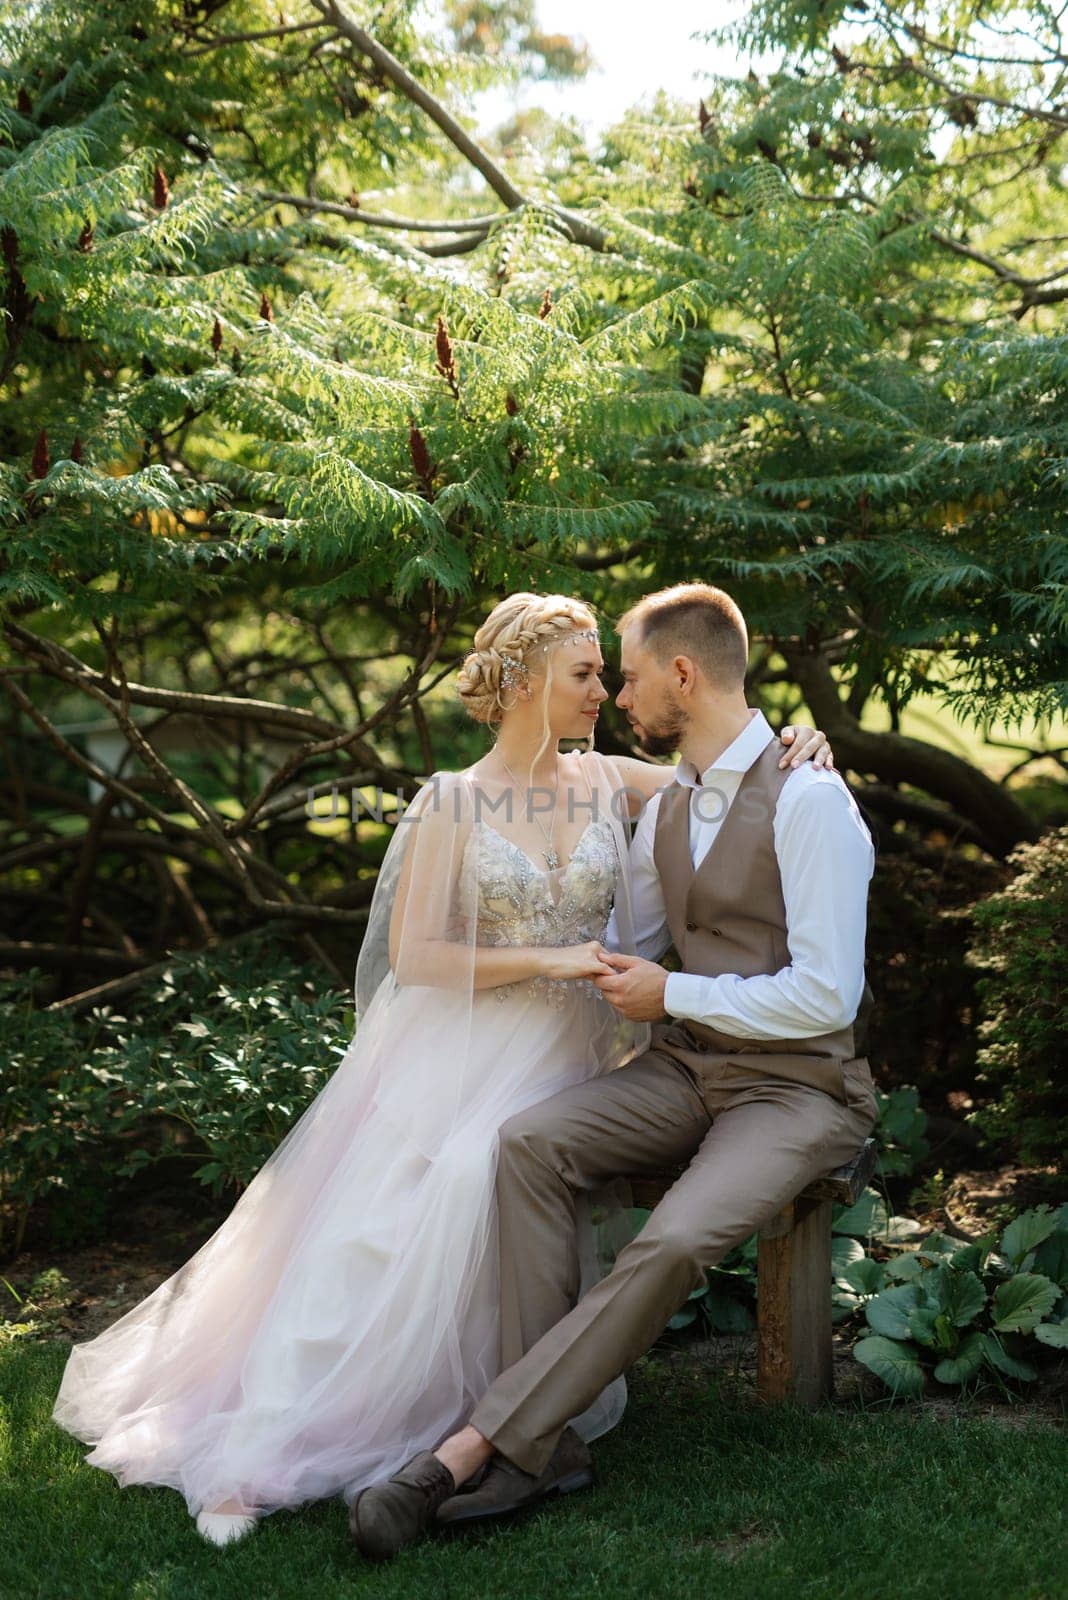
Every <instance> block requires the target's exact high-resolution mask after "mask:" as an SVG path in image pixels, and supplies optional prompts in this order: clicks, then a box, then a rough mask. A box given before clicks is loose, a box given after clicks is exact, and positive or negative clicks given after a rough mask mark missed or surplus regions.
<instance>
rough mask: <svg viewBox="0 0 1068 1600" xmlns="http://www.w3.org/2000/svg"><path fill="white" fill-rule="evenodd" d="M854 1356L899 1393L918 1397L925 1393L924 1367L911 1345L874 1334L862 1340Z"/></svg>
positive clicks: (855, 1346) (856, 1346) (889, 1387)
mask: <svg viewBox="0 0 1068 1600" xmlns="http://www.w3.org/2000/svg"><path fill="white" fill-rule="evenodd" d="M853 1354H854V1356H855V1357H856V1359H857V1360H858V1361H859V1362H861V1363H862V1364H863V1365H864V1366H866V1367H868V1368H869V1369H870V1371H872V1372H874V1373H875V1376H876V1377H877V1378H881V1379H882V1381H883V1382H884V1383H885V1384H886V1386H887V1388H888V1389H892V1390H893V1392H894V1393H895V1394H904V1395H910V1396H918V1395H921V1394H922V1393H923V1368H922V1367H921V1366H920V1363H919V1361H918V1360H917V1357H916V1353H915V1351H914V1349H913V1347H912V1346H911V1345H906V1344H899V1343H898V1342H897V1341H896V1340H895V1339H883V1338H880V1337H879V1336H878V1335H874V1336H872V1337H869V1338H867V1339H861V1340H859V1341H858V1342H857V1343H856V1344H855V1345H854V1346H853Z"/></svg>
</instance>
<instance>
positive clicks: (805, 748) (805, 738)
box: [779, 723, 834, 772]
mask: <svg viewBox="0 0 1068 1600" xmlns="http://www.w3.org/2000/svg"><path fill="white" fill-rule="evenodd" d="M779 738H780V739H781V741H782V743H783V744H785V745H788V746H789V749H788V750H787V752H786V754H785V755H784V756H783V758H782V760H781V761H780V762H779V766H780V767H800V766H801V765H802V764H803V763H804V762H806V761H811V762H812V765H813V766H814V767H815V768H817V770H818V769H819V768H821V767H826V768H827V770H828V771H829V772H833V771H834V751H833V750H832V749H831V744H830V740H829V739H828V738H827V735H826V734H825V733H823V732H821V730H820V729H819V728H809V727H807V726H806V725H805V724H804V723H799V724H798V725H797V726H796V727H795V726H793V724H791V723H787V724H786V726H785V727H784V728H783V730H782V732H781V733H780V734H779Z"/></svg>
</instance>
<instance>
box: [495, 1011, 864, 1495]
mask: <svg viewBox="0 0 1068 1600" xmlns="http://www.w3.org/2000/svg"><path fill="white" fill-rule="evenodd" d="M797 1060H798V1058H797V1057H796V1056H792V1057H789V1058H783V1062H782V1065H783V1068H784V1071H786V1070H789V1071H790V1074H791V1075H790V1076H780V1077H777V1076H776V1074H775V1065H776V1058H775V1056H774V1055H771V1054H761V1055H752V1054H748V1053H743V1054H739V1055H734V1056H724V1055H719V1054H716V1053H713V1052H711V1051H709V1050H708V1049H707V1048H704V1049H702V1048H701V1047H700V1046H699V1045H698V1044H697V1042H696V1041H695V1040H694V1038H693V1036H692V1035H690V1034H689V1033H688V1031H687V1030H686V1028H685V1027H684V1025H682V1024H679V1023H668V1024H659V1025H657V1027H655V1028H654V1030H653V1040H652V1048H651V1049H650V1050H649V1051H648V1052H647V1053H646V1054H644V1055H642V1056H639V1057H638V1058H637V1059H636V1060H634V1061H632V1062H630V1063H629V1064H628V1065H627V1066H625V1067H621V1068H620V1069H619V1070H618V1071H617V1072H612V1073H608V1074H606V1075H605V1076H604V1077H603V1078H594V1079H591V1080H589V1081H588V1082H586V1083H583V1084H578V1085H576V1086H575V1087H574V1088H571V1089H565V1090H564V1091H563V1093H561V1094H558V1095H554V1096H553V1097H552V1098H551V1099H549V1100H545V1101H543V1102H542V1103H541V1104H540V1105H536V1106H533V1107H531V1108H530V1109H529V1110H527V1111H524V1112H521V1113H520V1114H519V1115H518V1116H516V1117H513V1118H512V1119H511V1120H510V1121H509V1122H507V1123H505V1125H504V1127H503V1128H502V1129H501V1140H500V1156H499V1166H498V1174H497V1202H498V1208H499V1217H500V1251H501V1358H502V1372H501V1375H500V1377H499V1378H498V1379H497V1381H496V1382H495V1383H494V1384H493V1385H492V1386H491V1388H490V1389H489V1390H488V1391H487V1393H486V1394H485V1395H484V1397H483V1398H482V1400H481V1401H480V1402H479V1404H478V1405H477V1406H476V1408H475V1410H474V1412H473V1414H472V1416H471V1419H470V1420H471V1423H472V1424H473V1426H474V1427H476V1428H477V1429H478V1430H479V1432H480V1433H482V1434H483V1435H484V1436H485V1437H486V1438H487V1439H489V1440H491V1441H492V1443H493V1444H494V1445H495V1446H496V1448H497V1449H498V1450H499V1451H500V1452H501V1453H502V1454H503V1455H505V1456H507V1457H508V1458H509V1459H510V1460H512V1461H514V1462H515V1463H516V1465H517V1466H519V1467H521V1468H523V1469H524V1470H525V1471H527V1472H532V1473H539V1472H541V1471H542V1469H543V1468H544V1466H545V1465H546V1463H547V1461H548V1459H549V1457H550V1455H551V1454H552V1451H553V1449H554V1447H555V1445H556V1442H557V1440H558V1438H559V1436H560V1433H561V1431H562V1430H563V1428H564V1427H565V1426H566V1424H567V1422H568V1420H569V1418H571V1417H574V1416H578V1414H579V1413H580V1412H582V1411H584V1410H585V1409H586V1407H587V1406H588V1405H589V1404H590V1403H591V1402H592V1401H593V1399H594V1398H595V1397H596V1396H597V1395H598V1394H599V1393H600V1391H601V1389H603V1388H604V1386H605V1384H607V1383H609V1382H611V1380H612V1379H613V1378H615V1377H617V1376H618V1375H619V1374H620V1373H621V1372H624V1371H625V1370H626V1368H627V1367H629V1366H630V1365H631V1364H632V1363H633V1362H634V1361H635V1360H637V1358H638V1357H639V1356H640V1355H641V1354H642V1353H643V1352H644V1351H645V1350H647V1349H648V1348H649V1346H650V1345H651V1344H652V1343H653V1341H654V1340H655V1339H656V1338H657V1337H658V1335H659V1334H660V1333H661V1332H662V1331H663V1329H664V1327H665V1325H666V1324H667V1322H668V1319H669V1318H670V1317H672V1316H673V1315H674V1314H675V1312H676V1311H677V1310H678V1309H679V1307H680V1306H681V1305H682V1304H683V1303H684V1301H685V1300H686V1298H687V1296H688V1295H689V1294H690V1293H691V1291H692V1290H693V1289H695V1288H696V1287H697V1286H698V1285H699V1284H700V1283H701V1282H702V1280H703V1278H704V1273H705V1270H706V1268H708V1267H711V1266H714V1265H715V1264H716V1262H717V1261H719V1260H721V1259H722V1257H723V1256H724V1255H726V1253H727V1251H728V1250H730V1249H731V1248H732V1246H733V1245H736V1244H739V1243H740V1242H741V1241H742V1240H743V1239H745V1238H747V1237H748V1236H749V1235H750V1234H751V1233H752V1232H754V1230H755V1229H757V1228H759V1227H761V1226H763V1225H764V1224H766V1223H767V1222H769V1221H770V1220H771V1218H772V1217H773V1216H774V1215H775V1213H776V1212H777V1211H778V1210H779V1209H780V1208H781V1207H782V1206H784V1205H786V1204H787V1202H788V1201H789V1200H791V1199H792V1198H793V1197H794V1196H795V1195H796V1194H797V1193H798V1192H799V1191H800V1190H801V1189H803V1188H804V1187H805V1185H806V1184H807V1183H810V1182H811V1181H812V1180H813V1179H814V1178H816V1177H820V1176H822V1175H823V1174H824V1173H826V1172H829V1171H830V1170H831V1169H833V1168H834V1167H837V1166H840V1165H842V1164H843V1163H844V1162H846V1161H849V1160H850V1159H851V1158H852V1157H853V1156H854V1155H855V1154H856V1152H857V1150H858V1149H859V1148H860V1146H861V1144H862V1143H863V1141H864V1139H865V1137H866V1136H867V1134H868V1133H869V1132H870V1130H871V1127H872V1125H873V1123H874V1121H875V1118H876V1115H877V1104H876V1100H875V1095H874V1091H873V1089H872V1083H871V1074H870V1072H869V1071H868V1065H867V1062H866V1061H863V1060H855V1061H847V1062H845V1063H843V1064H841V1066H839V1065H838V1064H836V1063H829V1062H827V1061H826V1060H821V1061H818V1062H817V1061H815V1060H814V1061H813V1064H812V1065H813V1072H812V1075H813V1076H814V1077H817V1078H818V1079H819V1081H820V1082H822V1083H823V1084H824V1085H825V1087H823V1088H816V1087H814V1085H812V1084H810V1083H805V1082H801V1081H799V1080H798V1078H797V1077H796V1076H795V1075H794V1074H795V1072H796V1067H795V1064H796V1063H797ZM787 1061H789V1063H790V1066H789V1068H787V1067H786V1062H787ZM828 1068H831V1069H832V1070H831V1071H830V1073H828ZM802 1070H804V1069H803V1068H802ZM832 1089H833V1090H834V1091H836V1092H831V1090H832ZM683 1161H688V1162H689V1166H688V1167H687V1168H686V1171H685V1172H684V1173H683V1174H682V1176H681V1177H680V1178H679V1180H678V1181H677V1182H676V1183H675V1184H674V1185H673V1187H672V1188H671V1189H670V1190H669V1191H668V1193H667V1194H666V1195H665V1196H664V1198H663V1199H662V1200H661V1202H660V1204H659V1205H658V1206H657V1207H656V1209H655V1211H653V1213H652V1215H651V1216H650V1218H649V1220H648V1222H647V1223H646V1225H645V1227H644V1228H643V1229H642V1231H641V1233H640V1234H639V1235H638V1237H637V1238H636V1239H634V1240H633V1241H632V1242H631V1243H630V1244H629V1245H627V1246H626V1248H625V1249H623V1250H622V1251H620V1253H619V1255H618V1257H617V1258H616V1263H615V1266H614V1268H613V1270H612V1271H611V1272H610V1273H609V1275H608V1276H607V1277H606V1278H604V1279H602V1280H601V1282H600V1283H598V1284H596V1285H595V1286H594V1287H593V1288H592V1289H590V1290H589V1292H588V1293H587V1294H586V1295H584V1296H583V1298H582V1299H581V1300H578V1303H577V1304H576V1300H577V1298H578V1285H579V1263H578V1252H577V1247H576V1234H575V1197H576V1194H577V1193H578V1191H580V1190H584V1189H593V1188H596V1187H597V1186H598V1185H599V1184H602V1183H604V1181H605V1180H606V1179H609V1178H612V1177H615V1176H618V1175H619V1174H622V1173H627V1174H630V1173H633V1174H639V1173H642V1172H655V1171H658V1170H662V1169H663V1168H664V1167H670V1166H673V1165H678V1164H679V1163H680V1162H683ZM827 1292H828V1294H829V1293H830V1285H829V1284H828V1289H827Z"/></svg>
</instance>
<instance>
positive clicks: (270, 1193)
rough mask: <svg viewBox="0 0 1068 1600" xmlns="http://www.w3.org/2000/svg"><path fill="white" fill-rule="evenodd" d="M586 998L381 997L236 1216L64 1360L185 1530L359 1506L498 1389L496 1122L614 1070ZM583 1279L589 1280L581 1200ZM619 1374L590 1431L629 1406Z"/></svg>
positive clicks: (95, 1411)
mask: <svg viewBox="0 0 1068 1600" xmlns="http://www.w3.org/2000/svg"><path fill="white" fill-rule="evenodd" d="M618 1039H619V1031H618V1026H617V1018H616V1014H615V1013H614V1012H613V1011H612V1009H611V1007H610V1006H608V1005H607V1004H606V1002H604V1001H603V1000H602V999H601V997H600V996H599V995H597V993H596V991H595V990H593V989H592V987H591V986H589V985H585V984H560V983H557V984H553V985H551V986H549V988H548V992H547V993H539V992H537V991H536V990H535V991H534V992H532V991H531V990H530V988H529V987H528V986H526V985H513V986H511V987H510V988H509V989H507V990H503V991H499V992H495V991H492V990H488V991H481V992H477V993H476V994H475V995H474V997H473V1006H472V1000H471V997H470V996H462V997H461V996H452V995H450V994H449V993H447V992H445V991H442V990H439V989H426V988H416V987H411V988H407V989H399V988H397V987H396V986H395V985H394V984H393V982H392V979H390V980H389V981H388V982H387V983H385V984H383V986H382V989H381V990H380V991H379V993H378V994H377V995H376V997H375V1000H374V1001H373V1003H372V1005H371V1006H370V1008H369V1009H368V1011H367V1013H366V1015H365V1017H364V1019H363V1021H362V1023H361V1025H360V1028H359V1030H358V1032H357V1034H356V1036H355V1037H354V1038H353V1040H352V1043H351V1044H350V1045H349V1048H348V1050H347V1051H346V1053H345V1055H344V1057H343V1058H342V1060H341V1063H340V1065H339V1067H338V1069H337V1071H336V1072H335V1074H334V1075H333V1077H332V1078H331V1080H330V1082H329V1083H328V1084H327V1086H326V1088H325V1089H324V1090H323V1091H322V1093H321V1094H320V1095H319V1096H318V1097H317V1099H316V1100H315V1101H314V1103H313V1104H312V1105H311V1106H310V1107H309V1109H308V1110H307V1112H305V1114H304V1116H303V1117H302V1118H301V1119H300V1120H299V1122H298V1123H297V1124H296V1125H295V1126H294V1127H293V1128H292V1129H291V1131H290V1132H289V1134H288V1135H287V1136H286V1138H285V1139H284V1140H283V1141H282V1143H281V1145H279V1147H278V1149H277V1150H276V1151H275V1152H274V1154H273V1155H272V1156H271V1157H270V1159H269V1160H268V1161H267V1163H266V1164H265V1165H264V1167H263V1168H262V1169H261V1171H260V1172H259V1173H258V1174H257V1176H256V1178H255V1179H254V1181H253V1182H252V1183H251V1184H250V1185H249V1187H248V1189H246V1191H245V1192H244V1194H243V1195H242V1196H241V1198H240V1200H239V1201H238V1202H237V1204H236V1205H235V1207H234V1209H233V1211H232V1212H231V1213H230V1215H229V1217H228V1218H227V1219H226V1221H225V1222H224V1223H223V1224H222V1226H221V1227H220V1228H219V1229H218V1230H217V1231H216V1232H215V1233H214V1234H213V1235H212V1237H211V1238H210V1239H209V1240H208V1241H207V1243H206V1244H204V1245H203V1247H202V1248H201V1249H200V1250H199V1251H198V1252H197V1253H196V1254H195V1255H194V1256H193V1257H191V1259H190V1260H189V1261H188V1262H186V1264H185V1265H184V1266H183V1267H181V1268H180V1269H179V1270H178V1271H177V1272H176V1273H174V1275H173V1276H172V1277H170V1278H169V1279H167V1281H166V1282H165V1283H163V1284H161V1285H160V1287H159V1288H158V1289H156V1290H155V1291H154V1293H152V1294H151V1295H149V1296H148V1297H147V1298H146V1299H145V1300H143V1301H142V1302H141V1303H140V1304H139V1305H137V1306H135V1307H134V1308H133V1310H131V1311H130V1312H128V1313H127V1314H126V1315H125V1316H123V1317H122V1318H120V1320H119V1321H118V1322H116V1323H115V1324H114V1325H113V1326H112V1327H111V1328H108V1329H107V1330H106V1331H105V1332H104V1333H102V1334H100V1335H99V1336H98V1337H97V1338H95V1339H92V1340H89V1341H88V1342H86V1343H85V1344H82V1345H78V1346H76V1347H75V1348H74V1350H73V1351H72V1353H71V1356H70V1359H69V1361H68V1363H67V1366H66V1369H65V1372H64V1375H63V1380H62V1384H61V1387H60V1390H59V1395H58V1398H57V1400H56V1404H55V1409H54V1413H53V1415H54V1419H55V1421H56V1422H57V1423H59V1425H60V1426H61V1427H63V1428H65V1429H67V1430H68V1431H69V1432H70V1433H72V1434H74V1435H75V1436H76V1437H78V1438H79V1439H82V1440H84V1441H85V1442H86V1443H89V1444H92V1445H93V1446H94V1448H93V1450H92V1451H91V1453H90V1454H89V1455H88V1456H87V1457H86V1460H87V1461H88V1462H90V1463H91V1464H92V1465H94V1466H98V1467H102V1468H105V1469H106V1470H107V1471H109V1472H111V1473H113V1474H114V1475H115V1477H116V1478H117V1479H118V1480H119V1481H120V1483H123V1484H129V1483H141V1484H166V1485H169V1486H171V1487H173V1488H175V1489H178V1490H179V1491H180V1492H181V1493H182V1494H183V1495H184V1496H185V1499H186V1503H187V1505H188V1507H189V1510H190V1512H191V1513H193V1514H194V1515H195V1514H196V1513H197V1512H198V1511H200V1510H202V1509H208V1510H210V1509H212V1508H213V1507H215V1506H218V1505H219V1504H220V1503H222V1502H223V1501H226V1500H231V1499H233V1500H237V1501H238V1502H239V1503H240V1504H241V1505H243V1506H245V1507H247V1508H249V1509H252V1508H258V1509H259V1510H261V1511H263V1512H268V1511H273V1510H277V1509H279V1508H281V1507H285V1506H290V1507H291V1506H295V1505H299V1504H300V1503H302V1502H304V1501H306V1500H313V1499H320V1498H324V1497H326V1496H331V1495H335V1494H339V1493H340V1494H343V1495H345V1497H346V1498H348V1499H351V1497H352V1496H353V1495H355V1494H356V1493H357V1492H358V1491H359V1490H360V1489H361V1488H363V1487H365V1486H366V1485H367V1484H369V1483H373V1482H376V1481H378V1480H380V1479H382V1478H385V1477H388V1476H389V1475H390V1474H391V1473H393V1472H395V1471H396V1470H397V1469H398V1468H399V1467H400V1466H401V1465H403V1463H404V1462H405V1461H407V1460H408V1459H409V1457H410V1456H412V1455H413V1454H414V1453H415V1452H416V1451H418V1450H421V1449H428V1448H432V1447H433V1446H435V1445H436V1444H438V1443H439V1442H440V1441H441V1440H442V1439H443V1438H444V1437H446V1436H447V1435H448V1434H449V1433H451V1432H453V1431H455V1429H456V1428H457V1427H458V1426H460V1425H462V1424H463V1422H464V1421H465V1420H466V1418H467V1416H468V1415H469V1413H470V1411H471V1409H472V1407H473V1406H474V1404H475V1402H476V1401H477V1400H478V1399H479V1398H480V1397H481V1395H482V1394H483V1393H484V1391H485V1390H486V1388H487V1387H488V1386H489V1384H490V1383H491V1382H492V1380H493V1379H494V1377H495V1376H496V1375H497V1370H498V1364H499V1357H498V1306H497V1271H498V1268H497V1232H496V1220H495V1204H494V1178H495V1169H496V1155H497V1139H498V1129H499V1127H500V1125H501V1124H502V1123H503V1122H504V1121H505V1120H506V1119H507V1118H508V1117H510V1116H512V1115H514V1114H515V1113H516V1112H519V1111H521V1110H522V1109H523V1108H524V1107H526V1106H529V1105H531V1104H533V1103H534V1102H536V1101H538V1100H541V1099H543V1098H545V1097H546V1096H548V1095H551V1094H553V1093H555V1092H557V1091H558V1090H560V1089H562V1088H564V1087H566V1086H567V1085H569V1084H572V1083H576V1082H580V1081H582V1080H584V1079H586V1078H588V1077H590V1076H593V1075H594V1074H597V1073H600V1072H603V1071H606V1070H610V1069H611V1067H613V1066H615V1065H617V1064H618V1062H619V1059H620V1056H619V1049H618ZM580 1255H581V1259H582V1261H583V1280H584V1281H583V1288H585V1287H588V1284H589V1282H591V1281H593V1279H594V1278H595V1277H596V1276H597V1273H598V1268H597V1264H596V1259H595V1255H594V1251H593V1242H592V1231H591V1228H590V1222H589V1210H588V1207H582V1208H580ZM624 1403H625V1389H624V1388H623V1384H622V1380H619V1381H618V1382H617V1383H616V1384H614V1385H612V1386H610V1388H609V1389H608V1390H606V1391H605V1392H604V1394H602V1396H601V1397H600V1398H599V1400H598V1401H596V1402H595V1403H594V1405H593V1406H592V1407H591V1408H590V1410H589V1412H587V1413H584V1414H583V1417H582V1418H580V1419H576V1422H577V1425H578V1427H579V1430H580V1432H582V1433H583V1434H584V1435H585V1436H586V1437H587V1438H592V1437H595V1436H596V1435H597V1434H598V1433H601V1432H603V1431H605V1429H606V1428H608V1427H610V1426H612V1425H613V1424H614V1423H615V1421H617V1420H618V1417H619V1415H620V1413H621V1411H622V1409H623V1405H624Z"/></svg>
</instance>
